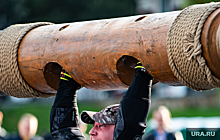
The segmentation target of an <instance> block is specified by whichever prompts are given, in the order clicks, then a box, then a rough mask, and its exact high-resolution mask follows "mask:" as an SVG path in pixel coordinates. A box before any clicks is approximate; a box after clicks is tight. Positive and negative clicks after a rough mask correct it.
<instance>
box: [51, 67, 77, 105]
mask: <svg viewBox="0 0 220 140" xmlns="http://www.w3.org/2000/svg"><path fill="white" fill-rule="evenodd" d="M79 88H81V85H80V84H78V83H77V82H76V81H75V80H74V79H73V78H72V77H71V76H70V75H69V74H68V73H67V72H66V71H65V70H64V69H62V71H61V73H60V83H59V86H58V90H57V95H56V98H55V102H54V106H59V107H72V106H73V107H76V106H77V104H76V103H77V102H76V90H77V89H79Z"/></svg>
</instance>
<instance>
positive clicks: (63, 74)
mask: <svg viewBox="0 0 220 140" xmlns="http://www.w3.org/2000/svg"><path fill="white" fill-rule="evenodd" d="M60 81H69V82H70V83H71V84H72V86H74V87H77V89H80V88H81V85H80V84H78V83H77V82H76V81H75V80H74V79H73V78H72V76H70V75H69V73H68V72H67V71H66V70H64V69H63V68H62V70H61V72H60Z"/></svg>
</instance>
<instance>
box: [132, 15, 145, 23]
mask: <svg viewBox="0 0 220 140" xmlns="http://www.w3.org/2000/svg"><path fill="white" fill-rule="evenodd" d="M146 17H147V16H142V17H139V18H138V19H136V20H135V22H138V21H140V20H142V19H144V18H146Z"/></svg>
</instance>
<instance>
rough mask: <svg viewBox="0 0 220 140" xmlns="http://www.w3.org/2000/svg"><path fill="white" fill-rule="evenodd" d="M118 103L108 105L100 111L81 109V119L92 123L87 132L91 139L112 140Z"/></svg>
mask: <svg viewBox="0 0 220 140" xmlns="http://www.w3.org/2000/svg"><path fill="white" fill-rule="evenodd" d="M118 107H119V104H115V105H110V106H107V107H106V108H104V109H103V110H101V111H100V112H92V111H83V112H82V113H81V120H82V121H83V122H84V123H87V124H92V125H93V128H92V129H91V130H90V132H89V134H90V136H91V140H113V133H114V128H115V123H116V119H117V113H118Z"/></svg>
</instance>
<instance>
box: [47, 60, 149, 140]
mask: <svg viewBox="0 0 220 140" xmlns="http://www.w3.org/2000/svg"><path fill="white" fill-rule="evenodd" d="M152 80H153V77H152V76H151V75H150V74H149V73H148V72H147V71H146V69H145V68H144V67H143V66H142V64H141V63H140V62H138V63H137V65H136V67H135V76H134V79H133V81H132V83H131V85H130V87H129V88H128V90H127V92H126V94H125V95H124V96H123V98H122V100H121V102H120V104H119V105H110V106H108V107H106V108H104V109H103V110H101V111H100V112H91V111H83V112H82V113H81V120H82V121H83V122H85V123H87V124H92V125H93V128H92V129H91V130H90V132H89V134H90V139H91V140H142V135H143V134H144V129H145V128H146V119H147V116H148V112H149V109H150V96H151V86H152ZM80 87H81V85H80V84H78V83H77V82H76V81H75V80H73V79H72V77H71V76H70V75H69V74H68V73H67V72H66V71H65V70H64V69H62V71H61V76H60V83H59V86H58V91H57V95H56V97H55V100H54V104H53V106H52V108H51V114H50V131H51V135H52V137H53V139H54V140H85V137H84V136H83V134H82V133H81V132H80V130H79V124H78V120H79V119H78V107H77V101H76V93H75V92H76V90H77V89H79V88H80Z"/></svg>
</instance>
